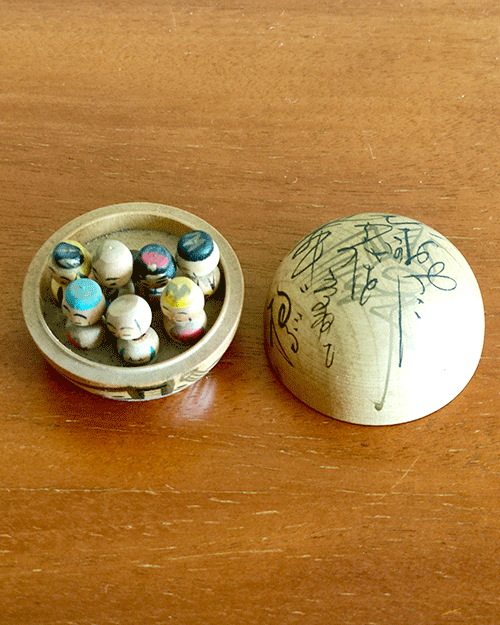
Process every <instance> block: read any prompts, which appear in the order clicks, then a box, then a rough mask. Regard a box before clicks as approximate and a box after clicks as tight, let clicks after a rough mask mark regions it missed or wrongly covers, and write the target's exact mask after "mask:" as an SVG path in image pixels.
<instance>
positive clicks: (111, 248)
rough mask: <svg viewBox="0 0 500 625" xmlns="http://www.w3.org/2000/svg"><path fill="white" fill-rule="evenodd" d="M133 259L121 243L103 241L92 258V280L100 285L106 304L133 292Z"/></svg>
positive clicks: (112, 240) (111, 240)
mask: <svg viewBox="0 0 500 625" xmlns="http://www.w3.org/2000/svg"><path fill="white" fill-rule="evenodd" d="M133 268H134V259H133V256H132V252H131V251H130V250H129V249H128V247H127V246H126V245H125V244H124V243H122V242H121V241H117V240H115V239H103V240H102V241H101V242H100V243H99V245H98V247H97V249H96V251H95V252H94V254H93V256H92V272H93V278H94V279H95V280H96V281H97V282H98V283H99V284H100V285H101V287H102V291H103V293H104V297H105V299H106V303H107V304H109V303H110V302H111V301H112V300H114V299H115V298H116V297H119V296H120V295H125V294H129V293H134V292H135V287H134V283H133V282H132V279H131V278H132V271H133Z"/></svg>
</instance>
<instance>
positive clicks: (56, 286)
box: [49, 240, 92, 305]
mask: <svg viewBox="0 0 500 625" xmlns="http://www.w3.org/2000/svg"><path fill="white" fill-rule="evenodd" d="M49 271H50V273H51V275H52V280H51V290H52V295H53V296H54V299H55V300H56V302H57V303H58V304H59V305H60V304H61V303H62V300H63V297H64V290H65V288H66V286H67V285H68V284H69V283H70V282H73V280H77V279H79V278H88V277H89V275H90V272H91V271H92V257H91V256H90V254H89V252H88V251H87V250H86V249H85V248H84V247H83V245H82V244H81V243H78V241H73V240H67V241H61V242H60V243H58V244H57V245H56V246H55V248H54V250H53V252H52V254H51V255H50V258H49Z"/></svg>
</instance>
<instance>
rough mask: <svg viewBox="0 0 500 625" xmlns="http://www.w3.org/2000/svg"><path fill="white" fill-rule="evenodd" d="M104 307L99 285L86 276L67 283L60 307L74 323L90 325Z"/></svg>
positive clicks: (97, 318)
mask: <svg viewBox="0 0 500 625" xmlns="http://www.w3.org/2000/svg"><path fill="white" fill-rule="evenodd" d="M105 308H106V302H105V299H104V296H103V294H102V290H101V287H100V286H99V285H98V284H97V282H94V280H89V279H88V278H82V279H80V280H75V281H73V282H71V283H70V284H68V286H67V287H66V291H65V293H64V299H63V301H62V305H61V309H62V311H63V313H64V314H65V315H66V317H67V318H68V319H69V320H70V321H71V322H72V323H74V324H75V325H78V326H91V325H94V324H95V323H97V322H98V321H99V320H100V318H101V317H102V315H103V314H104V310H105Z"/></svg>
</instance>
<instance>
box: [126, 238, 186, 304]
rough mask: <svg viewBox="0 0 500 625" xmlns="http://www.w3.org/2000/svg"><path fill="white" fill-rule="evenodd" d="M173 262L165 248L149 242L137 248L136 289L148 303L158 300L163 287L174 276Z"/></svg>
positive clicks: (135, 266) (135, 263)
mask: <svg viewBox="0 0 500 625" xmlns="http://www.w3.org/2000/svg"><path fill="white" fill-rule="evenodd" d="M175 271H176V267H175V262H174V259H173V258H172V254H171V253H170V252H169V251H168V250H167V248H166V247H165V246H163V245H160V244H159V243H149V244H148V245H145V246H144V247H143V248H141V249H140V250H139V252H138V253H137V256H136V257H135V262H134V281H135V284H136V287H137V290H138V292H139V294H140V295H142V297H144V298H145V299H147V300H148V301H149V302H150V304H154V303H156V302H159V301H160V296H161V294H162V291H163V289H164V288H165V287H166V286H167V283H168V282H169V280H171V279H172V278H174V277H175Z"/></svg>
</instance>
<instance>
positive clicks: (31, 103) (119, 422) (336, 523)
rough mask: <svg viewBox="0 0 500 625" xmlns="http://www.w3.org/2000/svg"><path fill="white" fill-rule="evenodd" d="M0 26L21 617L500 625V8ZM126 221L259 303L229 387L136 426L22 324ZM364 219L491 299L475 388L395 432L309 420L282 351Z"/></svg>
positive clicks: (400, 4)
mask: <svg viewBox="0 0 500 625" xmlns="http://www.w3.org/2000/svg"><path fill="white" fill-rule="evenodd" d="M1 16H2V17H1V20H0V29H1V30H0V32H1V38H0V50H1V59H2V62H1V63H0V81H1V85H2V92H1V96H0V102H1V118H0V119H1V122H2V132H1V134H0V155H1V157H0V174H1V180H2V206H3V208H4V213H3V214H4V226H3V229H2V243H3V250H4V253H3V254H2V272H1V276H2V284H3V288H2V292H3V293H4V294H5V297H6V300H5V302H4V305H3V306H2V317H1V320H2V330H3V332H2V336H1V339H0V341H1V349H2V364H3V367H2V371H3V385H2V390H1V394H0V406H1V421H2V428H1V434H0V441H1V445H0V448H1V450H2V462H1V463H0V506H1V512H2V514H1V518H0V561H1V564H2V568H1V573H0V576H1V577H0V579H1V588H2V601H1V612H2V618H1V620H2V623H3V624H9V625H10V624H13V623H15V624H17V623H29V624H30V625H32V624H33V623H47V624H48V623H50V624H54V625H55V624H56V623H57V624H61V623H76V624H78V625H89V624H90V623H100V624H101V623H102V624H106V625H107V624H111V623H118V624H120V625H121V624H125V623H127V624H128V623H130V624H136V623H170V622H177V623H204V624H207V623H208V624H211V623H214V624H220V623H238V624H241V623H245V624H247V623H248V624H249V623H259V624H261V623H307V624H308V625H309V624H311V623H318V624H324V623H343V624H356V625H358V624H365V623H366V624H367V623H377V624H381V625H385V624H387V623H390V624H395V623H397V624H404V625H407V624H408V623H425V624H428V623H446V624H447V623H457V622H460V623H496V622H497V621H498V612H499V602H500V582H499V579H498V550H499V537H500V504H499V500H498V475H499V470H500V464H499V448H500V428H499V419H498V417H499V410H498V406H499V384H498V377H499V354H500V352H499V350H500V347H499V345H500V338H499V330H500V328H499V322H498V319H499V311H498V269H497V267H498V240H499V236H500V226H499V219H498V205H499V162H500V158H499V157H500V154H499V138H498V94H499V93H500V84H499V83H500V73H499V58H500V44H499V40H498V33H499V26H500V15H499V10H498V3H497V2H493V1H483V0H479V1H476V0H463V1H462V2H453V1H451V0H450V1H447V0H443V1H436V2H409V1H406V0H404V1H403V0H401V1H400V0H397V1H392V0H382V1H381V2H360V1H358V0H346V1H345V2H330V3H329V2H326V1H321V2H314V3H301V2H298V0H284V1H283V2H277V1H276V0H269V2H266V3H256V2H250V1H249V0H243V1H242V2H232V1H229V2H219V3H217V2H198V3H194V2H172V3H169V4H166V3H163V2H161V3H160V2H155V1H154V0H143V1H142V2H131V1H128V0H123V1H121V0H117V1H116V2H109V3H103V2H95V1H91V0H84V1H82V2H78V3H68V2H63V1H62V0H41V1H39V2H30V3H28V2H24V1H22V0H3V1H2V2H1ZM128 201H150V202H160V203H164V204H170V205H173V206H178V207H179V208H181V209H185V210H188V211H191V212H193V213H194V214H196V215H198V216H199V217H201V218H203V219H205V220H206V221H208V222H209V223H211V224H213V226H214V227H215V228H217V229H218V230H219V231H220V232H221V233H222V234H223V236H224V237H226V238H227V239H228V240H229V241H230V243H231V245H232V246H233V247H234V249H235V251H236V253H237V254H238V257H239V258H240V261H241V263H242V267H243V271H244V274H245V280H246V299H245V307H244V311H243V316H242V320H241V324H240V327H239V330H238V332H237V334H236V337H235V340H234V341H233V343H232V345H231V347H230V348H229V350H228V351H227V352H226V354H225V356H224V357H223V359H222V360H221V361H220V362H219V364H218V365H217V366H216V367H215V368H214V369H213V370H212V371H211V372H210V373H209V374H208V376H206V377H205V378H204V379H203V380H202V381H201V382H200V383H199V384H196V385H194V386H192V387H190V388H189V389H188V390H186V391H185V392H184V393H181V394H179V395H174V396H172V397H170V398H168V399H165V400H158V401H154V402H147V403H144V404H123V403H118V402H112V401H106V400H103V399H101V398H99V397H97V396H93V395H90V394H88V393H85V392H84V391H81V390H79V389H78V388H76V387H75V386H73V385H72V384H70V383H68V382H66V381H65V380H64V379H62V378H61V376H59V375H58V374H57V373H55V372H54V371H53V370H52V369H51V368H50V367H49V366H48V365H46V364H45V362H44V360H43V359H42V357H41V356H40V355H39V353H38V352H37V351H36V349H35V347H34V344H33V342H32V340H31V337H30V336H29V334H28V332H27V330H26V328H25V326H24V321H23V317H22V311H21V289H22V282H23V279H24V275H25V273H26V271H27V268H28V265H29V263H30V261H31V259H32V257H33V255H34V254H35V252H36V251H37V250H38V249H39V247H40V246H41V245H42V244H43V242H44V241H45V240H46V239H47V238H48V237H49V236H50V235H51V234H52V233H53V232H54V231H55V230H57V229H58V228H60V227H61V226H63V224H65V223H67V222H68V221H69V220H71V219H73V218H75V217H77V216H79V215H81V214H83V213H84V212H85V211H86V210H90V209H94V208H98V207H100V206H106V205H110V204H115V203H118V202H128ZM360 211H364V212H366V211H381V212H395V213H398V214H403V215H408V216H410V217H413V218H414V219H418V220H419V221H422V222H423V223H426V224H428V225H429V226H431V227H433V228H435V229H436V230H438V231H439V232H441V233H443V234H445V235H446V236H447V237H448V238H449V239H450V240H451V241H452V242H453V243H454V244H455V245H456V246H457V247H458V248H459V249H460V251H461V252H462V253H463V255H464V256H465V258H467V260H468V261H469V263H470V265H471V267H472V269H473V271H474V272H475V274H476V277H477V279H478V283H479V286H480V288H481V291H482V294H483V298H484V304H485V310H486V340H485V346H484V350H483V355H482V358H481V361H480V363H479V367H478V370H477V372H476V374H475V376H474V378H473V379H472V381H471V382H470V384H469V385H468V387H467V388H466V390H465V391H464V392H463V393H462V394H460V395H459V396H458V397H457V398H456V400H454V401H453V402H451V403H450V404H449V405H447V406H446V407H444V408H443V409H442V410H440V411H439V412H437V413H434V414H432V415H430V416H428V417H426V418H424V419H422V420H419V421H415V422H413V423H409V424H405V425H400V426H394V427H387V428H386V427H382V428H367V427H362V426H354V425H349V424H345V423H341V422H338V421H335V420H332V419H329V418H326V417H324V416H322V415H321V414H319V413H317V412H315V411H313V410H311V409H309V408H307V407H306V406H305V405H303V404H302V403H301V402H299V401H298V400H296V399H295V397H294V396H293V395H292V394H291V393H289V392H288V391H287V390H286V389H285V388H284V387H283V386H282V385H281V384H280V383H279V381H278V380H277V379H276V377H275V376H274V374H273V373H272V371H271V370H270V368H269V365H268V363H267V361H266V357H265V353H264V346H263V339H262V335H263V331H262V318H263V308H264V303H265V297H266V292H267V288H268V285H269V283H270V280H271V278H272V276H273V274H274V272H275V270H276V268H277V266H278V264H279V262H280V261H281V259H282V258H283V256H284V255H285V253H286V252H288V250H289V249H290V248H291V247H292V245H293V244H294V243H295V242H296V241H298V240H299V239H300V238H302V237H303V236H304V235H305V234H307V233H308V232H310V231H311V230H312V229H313V228H314V227H317V226H319V225H321V224H323V223H326V222H327V221H329V220H331V219H334V218H336V217H341V216H343V215H348V214H351V213H355V212H360ZM464 332H466V329H464Z"/></svg>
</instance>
